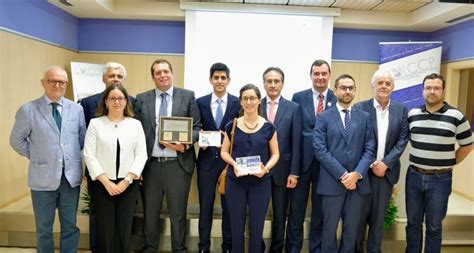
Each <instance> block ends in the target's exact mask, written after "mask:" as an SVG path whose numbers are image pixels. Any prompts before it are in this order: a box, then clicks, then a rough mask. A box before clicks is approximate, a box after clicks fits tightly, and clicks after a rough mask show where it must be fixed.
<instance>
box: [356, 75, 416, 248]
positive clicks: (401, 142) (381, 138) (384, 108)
mask: <svg viewBox="0 0 474 253" xmlns="http://www.w3.org/2000/svg"><path fill="white" fill-rule="evenodd" d="M394 81H395V80H394V76H393V74H392V73H391V72H390V71H388V70H382V69H381V70H377V71H376V72H375V73H374V75H373V77H372V88H373V89H374V93H375V94H374V98H372V99H369V100H366V101H362V102H359V103H357V104H355V105H354V107H355V108H359V109H361V110H363V111H365V112H368V113H369V114H370V119H371V121H372V123H373V131H374V137H375V141H376V160H375V162H373V163H372V165H371V166H370V170H369V177H370V186H371V189H372V192H371V194H368V195H367V196H366V198H365V200H364V202H365V203H364V205H363V206H364V208H363V211H362V217H361V224H360V227H359V232H358V233H357V248H356V251H357V252H363V247H362V242H363V239H364V236H365V228H366V225H369V234H368V238H367V252H372V253H378V252H382V251H381V246H382V240H383V224H384V218H385V210H386V209H387V204H388V201H389V199H390V196H391V195H392V190H393V186H394V185H395V184H396V183H397V182H398V178H399V176H400V156H401V155H402V154H403V151H404V150H405V147H406V145H407V142H408V122H407V109H406V107H405V106H404V105H403V104H400V103H397V102H395V101H393V100H391V99H390V96H391V95H392V92H393V89H394V88H395V82H394ZM364 252H365V251H364Z"/></svg>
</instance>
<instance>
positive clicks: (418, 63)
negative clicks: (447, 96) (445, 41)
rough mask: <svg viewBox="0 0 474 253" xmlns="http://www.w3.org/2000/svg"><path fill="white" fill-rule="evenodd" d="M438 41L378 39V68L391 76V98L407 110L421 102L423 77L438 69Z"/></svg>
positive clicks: (439, 54) (438, 70)
mask: <svg viewBox="0 0 474 253" xmlns="http://www.w3.org/2000/svg"><path fill="white" fill-rule="evenodd" d="M441 47H442V42H440V41H432V42H380V43H379V69H386V70H389V71H390V72H392V73H393V75H394V76H395V90H394V92H393V93H392V97H391V99H393V100H394V101H398V102H401V103H404V104H405V106H406V107H407V108H408V109H411V108H414V107H418V106H420V105H422V104H423V103H424V101H423V94H422V92H423V78H424V77H425V76H427V75H429V74H431V73H437V74H439V72H440V67H441Z"/></svg>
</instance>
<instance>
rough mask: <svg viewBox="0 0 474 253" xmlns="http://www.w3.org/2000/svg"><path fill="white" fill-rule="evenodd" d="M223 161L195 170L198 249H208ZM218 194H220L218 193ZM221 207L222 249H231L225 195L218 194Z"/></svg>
mask: <svg viewBox="0 0 474 253" xmlns="http://www.w3.org/2000/svg"><path fill="white" fill-rule="evenodd" d="M219 165H223V163H219V162H215V163H214V166H213V167H212V168H211V169H210V170H202V169H198V170H197V185H198V190H199V249H200V250H204V251H208V250H209V248H210V246H211V240H210V236H211V228H212V220H213V212H214V200H215V196H216V186H217V180H218V179H219V175H220V174H221V172H222V170H223V169H224V168H223V167H220V166H219ZM219 195H220V194H219ZM220 198H221V207H222V226H221V230H222V245H221V248H222V250H223V251H230V250H231V249H232V236H231V232H230V221H229V211H228V210H227V204H226V198H225V195H220Z"/></svg>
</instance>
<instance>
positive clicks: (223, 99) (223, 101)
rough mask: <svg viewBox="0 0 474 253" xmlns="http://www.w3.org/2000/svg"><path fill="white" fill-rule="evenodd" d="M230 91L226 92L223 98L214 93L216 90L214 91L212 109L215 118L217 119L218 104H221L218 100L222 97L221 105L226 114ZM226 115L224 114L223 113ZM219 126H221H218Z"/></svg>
mask: <svg viewBox="0 0 474 253" xmlns="http://www.w3.org/2000/svg"><path fill="white" fill-rule="evenodd" d="M228 95H229V93H227V92H226V93H225V95H224V96H222V97H221V98H219V97H217V96H216V94H214V92H213V93H212V96H211V111H212V117H214V119H216V111H217V106H219V104H218V103H217V100H218V99H221V100H222V103H221V107H222V112H224V114H225V110H226V109H227V97H228ZM222 116H224V115H222ZM217 127H219V126H217Z"/></svg>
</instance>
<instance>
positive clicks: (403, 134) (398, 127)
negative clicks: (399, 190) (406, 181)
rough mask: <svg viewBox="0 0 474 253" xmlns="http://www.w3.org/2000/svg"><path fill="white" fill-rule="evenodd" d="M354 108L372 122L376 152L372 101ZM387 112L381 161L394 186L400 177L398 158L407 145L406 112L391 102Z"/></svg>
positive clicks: (404, 108) (375, 131)
mask: <svg viewBox="0 0 474 253" xmlns="http://www.w3.org/2000/svg"><path fill="white" fill-rule="evenodd" d="M354 107H355V108H359V109H361V110H363V111H365V112H368V113H369V114H370V119H371V121H372V122H373V131H374V139H375V149H376V150H377V145H378V134H377V133H378V132H377V112H376V111H375V108H374V99H369V100H365V101H362V102H359V103H357V104H355V105H354ZM388 110H389V118H388V130H387V138H386V141H385V156H384V158H383V160H382V161H383V163H385V164H386V165H387V166H388V170H387V173H386V174H385V176H386V177H387V179H388V181H389V182H390V183H391V184H392V185H394V184H396V183H397V182H398V179H399V177H400V156H401V155H402V154H403V151H404V150H405V147H406V145H407V143H408V121H407V113H408V110H407V108H406V107H405V106H404V105H403V104H401V103H397V102H395V101H393V100H392V101H390V107H389V109H388ZM375 156H377V152H375Z"/></svg>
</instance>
